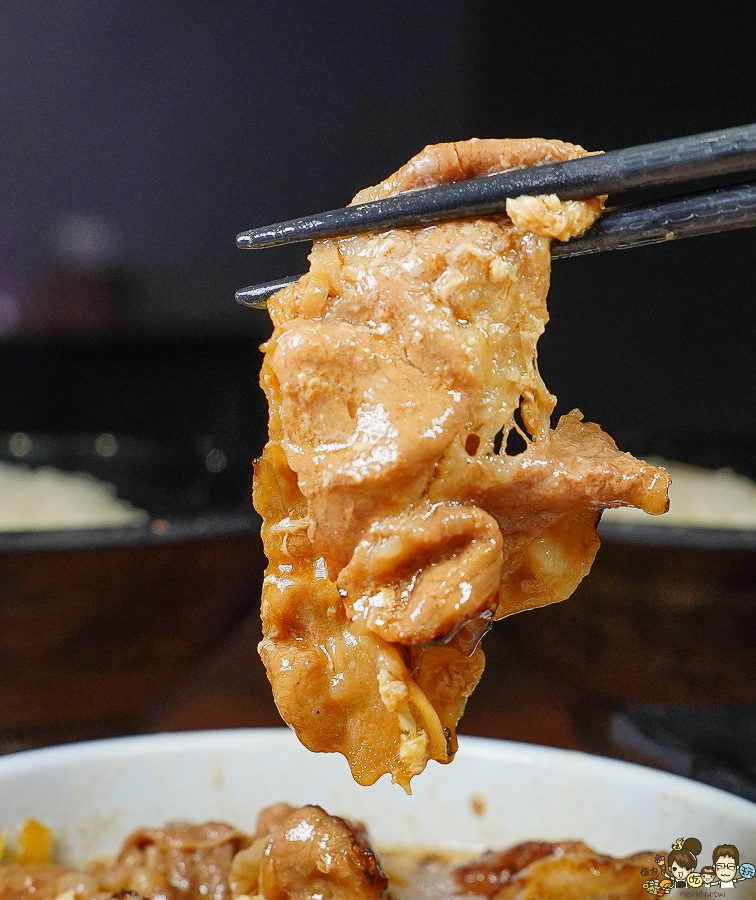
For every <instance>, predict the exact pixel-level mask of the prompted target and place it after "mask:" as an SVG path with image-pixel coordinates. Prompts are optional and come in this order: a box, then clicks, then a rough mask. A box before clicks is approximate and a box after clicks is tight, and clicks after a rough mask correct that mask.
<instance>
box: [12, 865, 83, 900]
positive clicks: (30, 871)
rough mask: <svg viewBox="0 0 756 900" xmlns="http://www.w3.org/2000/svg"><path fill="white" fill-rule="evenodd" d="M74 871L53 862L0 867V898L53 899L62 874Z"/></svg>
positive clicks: (58, 892) (21, 899)
mask: <svg viewBox="0 0 756 900" xmlns="http://www.w3.org/2000/svg"><path fill="white" fill-rule="evenodd" d="M73 872H75V869H73V868H72V867H70V866H58V865H54V864H43V865H32V866H20V865H5V866H1V867H0V900H55V898H56V897H57V896H58V895H59V894H60V893H62V891H61V890H60V888H59V885H60V882H61V880H62V878H63V876H65V875H67V874H68V873H73Z"/></svg>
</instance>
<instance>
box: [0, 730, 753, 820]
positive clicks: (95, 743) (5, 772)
mask: <svg viewBox="0 0 756 900" xmlns="http://www.w3.org/2000/svg"><path fill="white" fill-rule="evenodd" d="M271 744H278V745H280V746H281V748H282V749H290V748H292V747H293V746H299V747H301V746H302V745H301V744H300V742H299V739H298V738H297V736H296V734H295V732H294V731H293V730H292V729H290V728H287V727H259V728H219V729H208V730H196V731H169V732H156V733H149V734H138V735H125V736H121V737H109V738H99V739H96V740H87V741H74V742H71V743H67V744H57V745H54V746H49V747H37V748H33V749H28V750H19V751H15V752H13V753H8V754H6V755H5V756H0V795H1V793H2V784H3V781H4V780H5V779H8V778H12V777H14V776H15V775H22V774H29V773H33V772H35V771H39V770H44V769H50V768H54V767H56V766H64V765H67V764H71V763H75V764H76V766H77V767H81V766H85V765H87V763H101V762H103V761H106V762H112V763H113V764H116V763H122V762H124V761H127V760H128V759H135V758H138V757H144V756H149V755H152V754H154V753H155V752H161V753H164V754H169V753H174V754H181V753H187V752H197V751H200V752H206V753H210V752H213V751H218V750H229V749H235V748H238V747H240V746H245V747H246V746H248V747H250V748H252V747H254V746H255V745H263V746H269V745H271ZM302 749H304V748H302ZM307 752H310V751H307ZM313 755H314V756H319V755H323V754H313ZM325 755H335V754H325ZM460 757H462V758H473V759H477V760H480V761H481V762H484V761H485V760H497V761H499V762H501V761H502V760H505V761H509V762H512V763H520V764H523V763H526V764H529V765H534V766H537V767H545V768H552V769H555V770H561V771H563V772H576V771H577V772H584V771H586V770H587V771H589V772H590V774H591V775H593V776H601V777H604V778H606V780H611V781H615V780H617V777H618V776H619V778H620V779H622V778H623V777H624V778H626V779H627V780H629V781H634V780H637V779H641V780H642V781H643V782H644V783H645V784H646V785H647V786H648V787H649V788H650V789H652V790H658V791H659V792H660V793H669V792H670V791H673V792H678V793H680V792H682V793H684V794H686V795H688V796H691V797H695V798H697V799H700V800H701V801H703V802H705V803H710V802H713V803H715V804H720V805H725V806H729V807H730V808H732V809H733V811H737V813H738V814H740V815H743V816H744V817H745V818H750V819H752V820H753V825H754V827H755V828H756V803H753V802H751V801H750V800H747V799H745V798H743V797H739V796H738V795H736V794H731V793H729V792H728V791H725V790H722V789H720V788H716V787H713V786H711V785H708V784H705V783H703V782H700V781H695V780H694V779H691V778H686V777H685V776H683V775H677V774H674V773H672V772H667V771H664V770H662V769H655V768H651V767H650V766H644V765H641V764H639V763H635V762H629V761H627V760H622V759H614V758H612V757H607V756H598V755H596V754H592V753H586V752H585V751H582V750H569V749H566V748H562V747H551V746H547V745H544V744H529V743H524V742H520V741H509V740H502V739H499V738H488V737H478V736H473V735H465V734H462V735H459V750H458V754H457V758H460ZM451 765H452V766H453V765H454V763H453V762H452V763H451ZM367 790H369V788H368V789H367Z"/></svg>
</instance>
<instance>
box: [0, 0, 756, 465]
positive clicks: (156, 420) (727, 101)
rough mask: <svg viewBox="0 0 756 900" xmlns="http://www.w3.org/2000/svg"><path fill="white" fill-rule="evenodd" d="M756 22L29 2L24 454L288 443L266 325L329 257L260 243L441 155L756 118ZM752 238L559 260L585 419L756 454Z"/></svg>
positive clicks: (14, 403)
mask: <svg viewBox="0 0 756 900" xmlns="http://www.w3.org/2000/svg"><path fill="white" fill-rule="evenodd" d="M754 27H756V8H755V7H754V6H753V4H752V3H749V2H735V0H733V2H730V3H727V4H714V3H690V2H688V3H675V2H670V3H665V4H653V5H652V4H644V3H640V4H633V5H631V6H628V5H627V4H623V5H621V6H620V5H617V4H598V3H592V2H571V3H565V4H545V5H543V4H542V5H538V6H530V5H524V4H517V5H514V4H510V3H505V2H483V0H479V2H472V0H471V2H458V3H457V2H452V0H434V2H424V0H422V2H415V3H396V2H384V3H376V4H365V3H351V4H340V5H338V6H334V5H333V4H325V3H311V4H301V3H299V2H296V0H276V2H267V0H258V2H246V3H245V2H242V3H239V2H228V0H216V2H209V0H181V2H178V0H150V2H147V0H120V2H119V0H114V2H110V3H107V4H100V3H94V2H92V0H56V2H54V3H53V2H52V0H40V2H36V3H34V4H29V3H26V2H21V0H5V2H3V3H2V6H1V8H0V120H1V121H2V129H1V131H0V134H1V135H2V148H3V154H2V165H0V333H1V334H2V342H1V343H0V386H1V388H0V391H1V394H0V398H1V399H0V431H14V430H37V431H39V430H61V429H72V430H82V429H84V430H100V429H106V430H118V431H126V432H132V433H146V434H152V433H158V434H159V433H162V432H164V431H172V432H176V431H178V432H179V433H183V432H186V433H192V432H197V431H211V432H218V431H221V432H228V434H229V436H230V438H232V439H233V440H235V441H238V442H239V443H240V444H242V445H246V444H249V446H250V448H251V449H254V450H255V451H256V450H257V449H258V447H259V444H260V443H261V441H262V440H263V439H264V425H263V424H262V423H264V412H263V411H262V409H261V407H260V398H259V394H257V393H256V387H255V382H256V367H257V365H258V359H259V358H258V354H257V352H256V346H257V344H258V343H259V342H260V341H261V340H263V339H264V338H265V336H266V334H267V332H268V322H267V318H266V316H265V313H264V312H254V311H249V310H247V309H242V308H239V307H238V306H237V305H236V304H235V303H234V299H233V295H234V291H235V290H236V289H237V288H239V287H242V286H245V285H247V284H253V283H255V282H259V281H264V280H268V279H270V278H273V277H276V276H278V275H283V274H287V273H289V272H296V271H299V270H301V269H302V268H303V267H304V265H305V256H306V253H307V248H306V246H304V245H298V246H295V247H293V248H286V249H283V248H282V249H275V250H268V251H265V252H258V253H250V252H246V253H242V252H240V251H238V250H236V248H235V245H234V237H235V235H236V233H237V232H239V231H241V230H243V229H245V228H250V227H252V226H254V225H258V224H264V223H267V222H273V221H277V220H281V219H285V218H289V217H292V216H296V215H298V214H304V213H307V212H314V211H317V210H321V209H327V208H333V207H336V206H340V205H343V204H344V203H345V202H347V201H348V200H349V199H350V198H351V196H352V195H353V194H354V193H355V192H356V191H357V190H358V189H359V188H361V187H363V186H365V185H367V184H371V183H374V182H376V181H378V180H380V179H381V178H383V177H384V176H386V175H387V174H389V173H390V172H391V171H393V170H394V169H396V168H397V167H398V166H399V165H400V164H402V163H403V162H404V161H405V160H407V159H408V158H409V157H410V156H411V155H412V154H414V153H415V152H417V151H418V150H419V149H420V148H422V147H423V146H424V145H425V144H427V143H432V142H436V141H444V140H453V139H460V138H467V137H470V136H473V135H477V136H528V135H542V136H545V137H560V138H564V139H567V140H570V141H574V142H577V143H580V144H583V145H584V146H585V147H587V148H589V149H598V148H604V149H610V148H617V147H622V146H627V145H630V144H634V143H640V142H645V141H652V140H656V139H662V138H667V137H674V136H678V135H683V134H689V133H694V132H698V131H704V130H707V129H714V128H718V127H726V126H731V125H736V124H741V123H746V122H750V121H752V120H753V119H754V118H756V106H755V105H754V98H755V97H756V70H755V69H754V66H753V64H752V61H753V43H752V40H753V34H754ZM755 248H756V233H750V232H741V233H737V234H728V235H723V236H716V237H707V238H698V239H695V240H693V241H690V242H687V243H686V242H681V243H680V244H678V245H674V246H669V245H665V246H662V247H652V248H647V249H642V250H635V251H631V252H624V253H614V254H609V255H607V256H605V257H603V258H601V257H589V258H583V259H573V260H567V261H563V262H559V263H558V264H557V265H556V266H555V271H554V280H553V290H552V298H551V309H552V323H551V326H550V329H549V331H548V332H547V335H546V337H545V338H544V340H543V344H542V348H541V360H542V367H543V371H544V373H545V376H546V378H547V382H548V383H549V385H550V387H551V388H552V389H553V390H554V391H555V392H556V393H557V394H558V395H559V396H560V397H562V398H563V400H564V404H565V405H566V406H570V407H571V406H574V405H579V406H580V407H581V408H582V409H583V411H584V412H585V413H586V415H587V416H588V417H589V418H591V419H595V420H598V421H600V422H602V423H603V424H604V425H605V426H607V427H609V428H614V429H615V431H616V430H617V429H619V430H620V435H622V434H624V433H625V432H627V433H628V435H629V436H630V438H632V434H633V433H634V432H637V431H647V430H651V431H654V430H659V429H669V428H670V427H671V428H681V429H690V430H692V431H696V430H698V429H701V428H706V429H712V428H718V427H722V428H725V429H727V430H728V431H729V430H734V431H737V432H738V433H748V434H753V432H754V431H756V411H755V410H754V405H753V403H752V402H751V385H752V383H753V381H754V375H755V374H756V372H755V370H754V358H755V355H754V352H753V347H752V344H753V336H754V334H755V333H756V328H755V327H754V326H756V305H755V304H754V302H753V298H754V294H756V285H755V284H754V279H755V278H756V276H755V275H754V268H753V266H752V265H751V264H750V260H751V259H752V257H753V252H754V249H755Z"/></svg>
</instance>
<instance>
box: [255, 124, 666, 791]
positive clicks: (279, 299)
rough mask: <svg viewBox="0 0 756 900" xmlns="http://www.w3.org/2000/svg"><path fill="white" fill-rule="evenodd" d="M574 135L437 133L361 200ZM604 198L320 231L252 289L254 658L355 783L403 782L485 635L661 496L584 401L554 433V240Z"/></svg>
mask: <svg viewBox="0 0 756 900" xmlns="http://www.w3.org/2000/svg"><path fill="white" fill-rule="evenodd" d="M585 152H586V151H584V150H583V149H582V148H581V147H577V146H574V145H571V144H566V143H563V142H561V141H546V140H541V139H529V140H475V139H474V140H471V141H467V142H461V143H453V144H441V145H438V146H435V147H428V148H426V149H425V150H424V151H423V152H421V153H420V154H419V155H418V156H416V157H415V158H414V159H412V160H411V161H410V162H409V163H407V165H405V166H404V167H403V168H402V169H400V170H399V171H398V172H397V173H396V174H395V175H393V176H392V177H391V178H389V179H388V180H386V181H384V182H382V183H381V184H380V185H378V186H377V187H374V188H369V189H367V190H365V191H362V192H361V193H360V194H358V195H357V197H356V198H355V201H354V202H366V201H368V200H374V199H378V198H381V197H386V196H389V195H391V194H395V193H397V192H401V191H405V190H410V189H417V188H423V187H427V186H429V185H432V184H438V183H442V182H450V181H457V180H460V179H466V178H471V177H476V176H481V175H486V174H490V173H492V172H497V171H501V170H504V169H509V168H514V167H521V166H530V165H538V164H542V163H547V162H557V161H560V160H565V159H571V158H576V157H579V156H583V155H585ZM602 207H603V198H594V199H592V200H586V201H569V202H565V203H562V202H560V201H559V200H558V199H557V198H556V197H551V196H548V197H537V198H533V197H522V198H517V199H514V200H510V201H508V203H507V215H506V216H505V215H501V216H494V217H488V218H481V219H475V220H463V221H457V222H449V223H443V224H438V225H433V226H430V227H417V228H406V229H392V230H390V231H387V232H384V233H380V234H368V235H360V236H354V237H348V238H341V239H338V240H321V241H318V242H316V243H315V245H314V248H313V251H312V254H311V256H310V262H311V266H310V271H309V272H308V273H307V274H306V275H304V276H303V277H302V278H301V279H300V280H299V282H298V283H297V284H295V285H293V286H292V287H290V288H287V289H285V290H283V291H280V292H279V293H278V294H276V295H275V296H274V297H273V298H271V300H270V301H269V303H268V309H269V311H270V314H271V318H272V320H273V324H274V331H273V335H272V337H271V338H270V340H269V341H268V342H267V343H266V344H265V345H264V350H265V359H264V363H263V370H262V385H263V387H264V389H265V392H266V395H267V398H268V402H269V408H270V428H269V436H270V439H269V442H268V444H267V446H266V448H265V451H264V454H263V456H262V459H261V460H260V462H259V463H258V465H257V470H256V481H255V505H256V508H257V510H258V511H259V512H260V514H261V515H262V517H263V520H264V524H263V532H262V533H263V541H264V544H265V549H266V553H267V556H268V560H269V566H268V570H267V572H266V577H265V582H264V586H263V597H262V619H263V640H262V642H261V643H260V653H261V656H262V658H263V661H264V663H265V666H266V668H267V672H268V676H269V679H270V681H271V684H272V687H273V693H274V697H275V700H276V703H277V705H278V708H279V710H280V711H281V714H282V715H283V717H284V719H285V720H286V721H287V722H288V723H289V724H290V725H292V726H293V727H294V728H295V730H296V731H297V733H298V735H299V737H300V740H301V741H302V742H303V743H304V744H305V745H306V746H307V747H309V748H310V749H312V750H320V751H338V752H341V753H343V754H344V755H345V756H346V758H347V759H348V761H349V764H350V766H351V769H352V773H353V775H354V777H355V778H356V780H357V781H359V782H360V783H362V784H370V783H372V782H374V781H375V780H376V779H377V778H379V777H380V776H381V775H382V774H384V773H386V772H388V773H390V775H391V777H392V778H393V779H394V780H395V781H397V782H398V783H400V784H402V785H403V786H404V787H405V788H408V786H409V782H410V779H411V778H412V776H413V775H415V774H417V773H418V772H420V771H422V769H423V768H424V767H425V765H426V763H427V761H428V760H429V759H436V760H438V761H440V762H448V761H450V760H451V758H452V757H453V754H454V751H455V749H456V725H457V722H458V720H459V718H460V716H461V715H462V712H463V710H464V706H465V703H466V700H467V698H468V697H469V695H470V693H471V692H472V690H473V689H474V687H475V685H476V684H477V682H478V680H479V678H480V676H481V674H482V671H483V663H484V660H483V652H482V650H481V648H480V646H479V643H480V637H481V636H482V634H483V633H484V631H485V630H486V629H487V628H488V627H489V624H490V622H491V620H492V619H495V618H501V617H502V616H506V615H509V614H511V613H515V612H519V611H521V610H525V609H531V608H534V607H537V606H542V605H544V604H547V603H553V602H556V601H560V600H564V599H565V598H566V597H568V596H569V595H570V594H571V593H572V592H573V591H574V589H575V587H576V586H577V584H578V583H579V582H580V580H581V579H582V578H583V577H584V575H586V573H587V572H588V570H589V569H590V566H591V564H592V562H593V558H594V556H595V553H596V550H597V549H598V546H599V539H598V536H597V534H596V524H597V521H598V517H599V515H600V512H601V510H602V509H603V508H605V507H613V506H623V505H631V506H638V507H640V508H642V509H645V510H646V511H647V512H649V513H654V514H656V513H661V512H664V511H665V509H666V507H667V497H666V493H667V487H668V483H669V478H668V475H667V473H666V472H665V471H664V470H663V469H658V468H655V467H653V466H651V465H648V464H647V463H644V462H641V461H639V460H636V459H634V458H633V457H632V456H630V455H629V454H627V453H623V452H620V451H619V450H618V449H617V447H616V445H615V444H614V442H613V441H612V439H611V438H610V437H609V436H608V435H606V434H605V433H604V432H602V431H601V429H600V428H599V427H598V426H597V425H593V424H590V423H586V422H584V421H583V417H582V415H581V414H580V413H579V412H578V411H577V410H574V411H573V412H572V413H570V414H569V415H566V416H563V417H562V418H561V419H560V421H559V422H558V423H557V424H556V427H554V428H552V425H551V416H552V413H553V411H554V407H555V404H556V398H555V397H554V396H553V395H552V394H550V393H549V391H548V390H547V388H546V386H545V384H544V382H543V380H542V379H541V376H540V374H539V372H538V367H537V362H536V343H537V341H538V338H539V337H540V336H541V334H542V333H543V330H544V326H545V324H546V321H547V319H548V314H547V310H546V294H547V291H548V286H549V276H550V241H551V239H559V240H567V239H568V238H569V237H572V236H575V235H577V234H579V233H581V232H582V231H583V230H585V229H586V228H587V227H589V226H590V224H591V223H592V222H593V221H595V219H596V218H597V217H598V216H599V215H600V213H601V209H602ZM510 435H512V436H513V437H514V436H515V435H519V440H520V442H521V445H522V446H523V448H524V449H522V452H519V453H512V452H511V451H510V452H508V449H509V448H510V445H509V444H508V438H509V437H510Z"/></svg>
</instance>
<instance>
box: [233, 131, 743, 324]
mask: <svg viewBox="0 0 756 900" xmlns="http://www.w3.org/2000/svg"><path fill="white" fill-rule="evenodd" d="M746 173H751V181H752V182H753V183H744V184H736V185H735V186H730V187H720V188H717V189H715V190H708V191H698V192H697V193H689V194H686V195H684V196H677V197H672V198H669V197H667V198H662V199H656V200H652V201H650V202H646V203H643V204H641V205H631V206H623V207H621V208H619V209H614V210H611V211H609V212H607V213H605V214H604V216H602V218H601V219H599V220H598V222H597V223H596V224H595V225H594V226H593V227H592V228H591V229H590V230H589V231H588V232H586V233H585V234H584V235H582V236H581V237H580V238H575V239H573V240H571V241H568V242H567V243H565V244H561V243H559V242H557V241H554V242H553V243H552V256H553V257H554V258H560V257H562V256H576V255H582V254H585V253H596V252H599V251H603V250H612V249H622V248H628V247H635V246H640V245H645V244H649V243H659V242H661V241H666V240H672V239H676V238H683V237H692V236H694V235H700V234H711V233H714V232H719V231H728V230H734V229H738V228H748V227H752V226H754V225H756V124H752V125H745V126H739V127H736V128H729V129H725V130H723V131H712V132H707V133H705V134H699V135H692V136H689V137H685V138H678V139H674V140H668V141H659V142H657V143H653V144H644V145H641V146H638V147H630V148H627V149H623V150H611V151H608V152H607V153H603V154H597V155H594V156H586V157H582V158H581V159H576V160H569V161H566V162H560V163H551V164H545V165H541V166H533V167H530V168H522V169H512V170H509V171H506V172H501V173H498V174H495V175H488V176H485V177H483V178H474V179H470V180H469V181H460V182H454V183H452V184H443V185H438V186H434V187H431V188H423V189H420V190H414V191H407V192H405V193H402V194H397V195H394V196H392V197H388V198H386V199H384V200H376V201H374V202H372V203H364V204H360V205H356V206H348V207H346V208H344V209H339V210H332V211H330V212H326V213H322V214H320V215H314V216H306V217H303V218H301V219H292V220H291V221H288V222H283V223H280V224H277V225H271V226H267V227H264V228H257V229H253V230H252V231H246V232H243V233H242V234H240V235H239V236H238V237H237V239H236V243H237V246H238V247H239V248H241V249H256V248H262V247H270V246H275V245H277V244H283V243H290V242H294V241H305V240H314V239H318V238H325V237H343V236H346V235H352V234H362V233H365V232H369V231H384V230H387V229H390V228H395V227H410V226H417V225H428V224H430V223H432V222H441V221H449V220H452V219H462V218H471V217H473V216H480V215H492V214H497V213H499V214H501V213H502V212H503V210H504V207H505V205H506V200H507V198H509V197H518V196H522V195H526V194H527V195H537V194H557V195H558V196H559V197H560V198H561V199H563V200H570V199H585V198H587V197H593V196H596V195H597V194H618V193H619V194H623V195H626V196H627V198H629V199H632V194H633V192H636V193H637V192H638V191H643V190H645V191H647V192H648V191H649V190H650V191H652V192H658V191H660V190H666V191H667V193H668V194H669V193H670V191H669V190H668V188H669V186H674V192H676V193H679V192H680V190H686V189H687V190H689V191H690V190H693V191H694V190H695V188H696V186H698V187H699V188H700V187H701V183H705V182H706V180H708V179H713V178H723V177H728V178H731V177H732V176H735V175H741V174H742V175H743V176H745V175H746ZM744 180H745V178H744ZM298 277H299V276H297V277H291V278H287V279H281V280H279V281H274V282H269V283H268V284H265V285H256V286H254V287H250V288H243V289H242V290H240V291H238V292H237V294H236V299H237V301H238V302H240V303H243V304H245V305H251V306H264V305H265V299H266V298H267V297H269V296H270V295H271V294H273V293H275V292H276V291H277V290H280V289H281V288H282V287H285V286H286V285H287V284H291V283H293V282H294V281H296V280H297V278H298Z"/></svg>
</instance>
